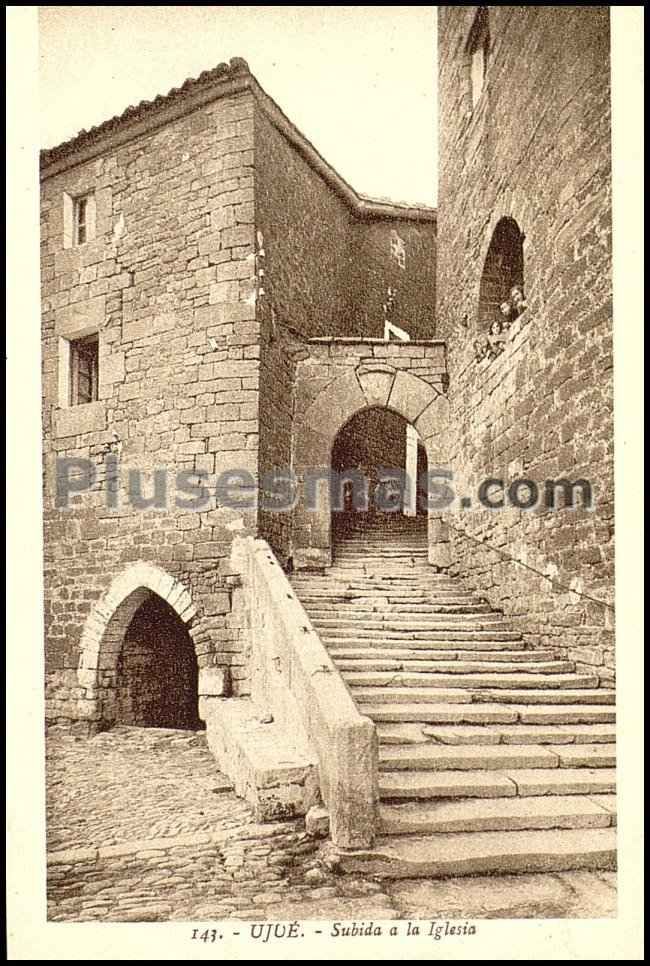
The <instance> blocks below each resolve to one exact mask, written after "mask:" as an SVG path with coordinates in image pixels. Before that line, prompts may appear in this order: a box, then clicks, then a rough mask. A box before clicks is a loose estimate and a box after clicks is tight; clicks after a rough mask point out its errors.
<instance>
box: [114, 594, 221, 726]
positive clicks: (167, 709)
mask: <svg viewBox="0 0 650 966" xmlns="http://www.w3.org/2000/svg"><path fill="white" fill-rule="evenodd" d="M115 710H116V714H115V723H116V724H128V725H138V726H140V727H149V728H186V729H191V730H198V729H199V728H202V727H203V724H202V722H201V720H200V718H199V710H198V666H197V660H196V654H195V651H194V644H193V642H192V639H191V637H190V635H189V633H188V631H187V628H186V627H185V625H184V624H183V622H182V621H181V619H180V618H179V617H178V615H177V614H176V613H175V611H174V610H173V609H172V608H171V607H170V606H169V604H167V603H166V601H164V600H162V598H160V597H158V596H157V595H156V594H153V593H152V594H151V596H149V597H148V598H147V600H145V601H144V603H143V604H141V605H140V607H139V608H138V609H137V610H136V612H135V614H134V615H133V618H132V619H131V622H130V624H129V626H128V627H127V629H126V633H125V635H124V640H123V643H122V648H121V651H120V655H119V658H118V662H117V680H116V709H115Z"/></svg>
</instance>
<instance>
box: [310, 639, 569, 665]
mask: <svg viewBox="0 0 650 966" xmlns="http://www.w3.org/2000/svg"><path fill="white" fill-rule="evenodd" d="M329 654H330V656H331V658H332V660H333V661H335V662H336V663H337V666H339V665H338V662H339V661H356V660H377V661H384V660H386V661H389V660H397V661H399V662H400V663H403V662H404V661H408V662H410V664H409V667H410V666H411V665H412V666H413V667H414V668H415V667H419V666H420V664H422V665H425V664H427V663H428V662H434V661H441V662H442V663H444V664H447V665H449V666H450V667H451V665H452V664H454V665H455V664H456V663H458V664H461V663H466V664H469V665H471V666H476V668H477V669H478V668H479V667H480V665H481V664H490V665H491V666H494V665H495V664H504V665H505V666H506V667H507V666H508V665H510V664H513V665H515V666H516V667H519V665H520V664H522V663H526V664H530V665H531V666H537V665H538V664H539V665H540V666H541V665H544V664H546V665H548V666H550V665H551V664H556V663H557V664H567V665H569V664H571V666H572V667H573V662H570V661H566V662H564V661H561V660H560V659H559V657H558V655H557V653H556V652H554V651H532V650H526V649H522V650H519V651H464V650H463V651H455V652H454V651H439V650H431V649H425V648H423V649H422V650H417V649H416V648H411V647H372V646H369V645H366V646H365V647H353V646H348V647H344V646H336V647H330V648H329ZM423 670H424V667H423Z"/></svg>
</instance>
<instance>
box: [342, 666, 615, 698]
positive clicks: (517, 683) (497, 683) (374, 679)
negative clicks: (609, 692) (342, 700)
mask: <svg viewBox="0 0 650 966" xmlns="http://www.w3.org/2000/svg"><path fill="white" fill-rule="evenodd" d="M343 679H344V680H345V682H346V684H347V685H348V687H350V688H357V687H358V688H384V687H400V688H417V689H420V688H431V689H435V688H454V687H463V688H494V689H498V690H501V689H507V690H508V691H515V692H516V691H518V690H520V689H535V690H547V689H562V690H563V693H566V689H578V690H581V689H584V688H596V689H597V686H598V678H597V677H596V676H594V675H591V674H541V673H540V672H539V671H534V672H531V673H528V674H527V673H512V672H505V673H503V674H497V673H491V672H487V671H485V672H481V673H479V674H471V673H467V674H464V675H463V676H462V683H460V676H459V675H458V674H454V673H451V674H442V673H436V672H428V671H420V672H416V673H411V672H409V671H395V672H390V671H345V672H344V673H343Z"/></svg>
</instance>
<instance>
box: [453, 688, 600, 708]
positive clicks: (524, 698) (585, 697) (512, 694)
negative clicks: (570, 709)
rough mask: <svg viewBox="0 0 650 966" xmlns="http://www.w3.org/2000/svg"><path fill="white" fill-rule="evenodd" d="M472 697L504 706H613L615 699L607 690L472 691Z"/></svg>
mask: <svg viewBox="0 0 650 966" xmlns="http://www.w3.org/2000/svg"><path fill="white" fill-rule="evenodd" d="M472 697H473V700H474V701H476V702H481V701H488V702H493V701H496V702H503V703H504V704H544V703H545V702H546V703H547V704H549V705H550V704H559V705H563V704H568V705H577V704H591V705H596V704H602V705H606V706H607V705H612V706H613V705H614V704H615V702H616V698H615V695H614V692H613V691H610V690H609V689H607V688H588V687H585V688H565V689H559V688H557V689H548V690H546V689H541V688H540V689H537V688H528V689H523V688H522V689H512V690H510V689H509V688H502V689H499V690H496V689H490V688H485V689H482V690H480V689H477V688H475V689H472Z"/></svg>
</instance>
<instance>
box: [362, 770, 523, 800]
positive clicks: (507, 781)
mask: <svg viewBox="0 0 650 966" xmlns="http://www.w3.org/2000/svg"><path fill="white" fill-rule="evenodd" d="M516 794H517V786H516V785H515V783H514V782H513V781H512V779H511V778H510V777H509V776H508V775H506V774H504V773H503V772H498V771H489V770H485V771H482V770H480V769H475V770H473V771H463V770H449V771H416V770H413V771H391V772H384V771H381V772H380V773H379V796H380V798H382V799H402V798H502V797H506V796H510V797H512V796H514V795H516Z"/></svg>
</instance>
